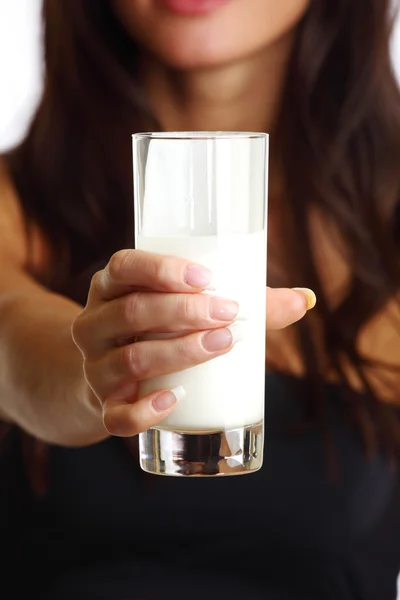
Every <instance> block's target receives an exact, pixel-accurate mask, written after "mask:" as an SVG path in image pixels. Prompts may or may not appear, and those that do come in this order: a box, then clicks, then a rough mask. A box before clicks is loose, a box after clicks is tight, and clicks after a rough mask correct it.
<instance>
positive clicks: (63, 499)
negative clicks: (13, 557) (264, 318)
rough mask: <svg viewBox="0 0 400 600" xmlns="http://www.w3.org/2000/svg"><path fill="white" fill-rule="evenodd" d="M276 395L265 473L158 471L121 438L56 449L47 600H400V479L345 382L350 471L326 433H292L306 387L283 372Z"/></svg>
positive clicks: (38, 543)
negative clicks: (330, 456) (357, 412)
mask: <svg viewBox="0 0 400 600" xmlns="http://www.w3.org/2000/svg"><path fill="white" fill-rule="evenodd" d="M266 389H267V402H266V444H265V453H264V464H263V467H262V469H261V470H260V471H258V472H256V473H252V474H248V475H243V476H237V477H235V476H233V477H216V478H194V479H191V478H175V477H160V476H156V475H148V474H146V473H144V472H142V471H141V470H140V469H139V467H138V460H137V456H136V454H135V453H134V454H132V453H131V452H129V451H128V449H127V447H126V444H125V443H124V441H123V440H121V439H118V438H110V439H108V440H106V441H104V442H101V443H99V444H97V445H93V446H90V447H86V448H79V449H64V448H53V449H52V450H51V462H50V488H49V490H48V493H47V494H46V496H45V497H44V498H43V499H41V500H37V499H36V500H34V499H33V498H32V499H31V504H30V509H28V512H27V513H26V514H27V515H28V520H29V527H28V529H27V530H28V531H29V538H30V539H29V543H26V541H25V543H26V546H25V547H26V549H27V554H28V556H27V558H28V562H29V564H30V565H34V567H35V574H36V576H37V582H36V581H35V586H36V585H37V586H39V588H40V590H41V592H40V595H38V596H37V597H38V598H39V597H40V598H46V599H47V598H48V599H51V600H64V598H65V599H66V600H67V599H68V600H72V599H73V598H86V599H96V600H97V599H103V598H104V599H107V600H111V599H113V600H126V599H128V598H130V599H132V600H139V599H141V600H153V599H154V600H162V599H164V598H174V599H175V600H189V599H190V600H197V599H198V600H204V599H207V600H214V599H215V600H217V599H218V600H220V599H221V598H222V599H225V598H226V599H229V600H236V599H239V598H240V599H241V600H242V599H245V600H261V599H265V600H289V599H290V600H292V599H296V600H297V599H303V598H304V599H307V600H313V599H315V600H324V599H327V600H328V599H332V600H347V599H349V600H350V599H351V600H395V598H396V579H397V574H398V572H399V570H400V494H399V480H398V475H397V474H396V473H395V472H394V471H393V470H392V469H391V468H390V466H389V464H388V462H387V461H386V459H385V458H384V457H383V456H380V455H376V456H374V457H373V458H371V459H367V458H366V457H365V454H364V452H363V449H362V446H361V443H360V442H359V440H358V436H357V434H356V433H355V432H352V431H351V430H350V428H349V427H348V426H347V425H346V424H345V423H344V422H343V418H342V416H341V415H343V412H344V408H343V406H341V404H342V402H343V400H342V399H341V397H342V396H341V394H340V389H339V388H338V387H334V386H327V387H326V402H327V407H328V410H329V412H330V422H331V429H332V434H333V448H334V450H335V453H336V458H337V463H338V473H337V474H336V475H335V474H334V472H333V471H331V470H330V468H329V467H328V461H327V454H326V451H325V449H324V442H323V436H322V434H321V431H320V429H318V428H315V429H310V430H308V431H306V432H302V433H299V434H297V433H293V431H292V425H296V424H297V423H298V422H299V421H301V420H302V418H303V415H302V404H301V402H299V394H301V390H302V383H301V382H300V381H292V380H291V379H289V378H283V377H281V376H277V375H272V374H270V375H268V376H267V385H266ZM25 510H26V509H25ZM31 552H32V554H31V555H30V553H31ZM21 554H22V555H24V553H23V552H22V553H21V549H20V556H21ZM42 574H43V575H44V577H43V580H42V579H41V575H42ZM32 581H33V580H32ZM44 581H45V582H46V583H44ZM32 585H33V584H32ZM42 586H43V587H42ZM39 588H38V589H39ZM32 589H33V588H32Z"/></svg>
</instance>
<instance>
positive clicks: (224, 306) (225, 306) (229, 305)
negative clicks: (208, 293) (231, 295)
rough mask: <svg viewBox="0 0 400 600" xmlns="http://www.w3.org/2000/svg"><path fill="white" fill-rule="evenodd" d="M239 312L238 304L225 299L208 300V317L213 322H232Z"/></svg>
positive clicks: (214, 298) (212, 298)
mask: <svg viewBox="0 0 400 600" xmlns="http://www.w3.org/2000/svg"><path fill="white" fill-rule="evenodd" d="M238 312H239V304H238V303H237V302H235V301H234V300H227V299H226V298H217V297H215V296H213V297H211V298H210V317H211V318H212V319H215V321H233V320H234V319H235V317H236V316H237V314H238Z"/></svg>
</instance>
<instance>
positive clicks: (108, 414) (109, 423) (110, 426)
mask: <svg viewBox="0 0 400 600" xmlns="http://www.w3.org/2000/svg"><path fill="white" fill-rule="evenodd" d="M103 425H104V427H105V429H106V430H107V431H108V432H109V433H110V434H111V435H117V434H118V421H117V419H116V418H115V410H112V409H109V408H108V407H107V403H106V404H105V406H104V407H103Z"/></svg>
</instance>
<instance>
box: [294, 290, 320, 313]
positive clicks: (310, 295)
mask: <svg viewBox="0 0 400 600" xmlns="http://www.w3.org/2000/svg"><path fill="white" fill-rule="evenodd" d="M292 289H293V291H294V292H298V293H299V294H301V295H302V296H303V298H305V299H306V310H311V308H314V306H315V304H316V302H317V297H316V295H315V294H314V292H313V291H312V290H310V289H309V288H300V287H299V288H297V287H296V288H292Z"/></svg>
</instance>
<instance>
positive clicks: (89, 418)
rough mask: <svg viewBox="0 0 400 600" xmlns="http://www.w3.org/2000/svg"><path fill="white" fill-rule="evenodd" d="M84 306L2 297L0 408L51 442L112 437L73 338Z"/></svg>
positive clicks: (32, 296)
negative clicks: (87, 382)
mask: <svg viewBox="0 0 400 600" xmlns="http://www.w3.org/2000/svg"><path fill="white" fill-rule="evenodd" d="M80 310H81V308H80V307H79V306H78V305H76V304H75V303H73V302H71V301H70V300H68V299H66V298H64V297H61V296H57V295H55V294H49V293H47V292H41V291H40V290H39V289H38V291H37V292H36V290H32V291H31V292H30V293H28V292H27V290H25V291H21V292H20V293H18V292H17V293H13V294H12V295H8V296H5V297H3V298H2V299H1V301H0V331H1V333H0V365H1V366H0V412H1V415H2V417H3V418H5V419H6V420H7V421H10V422H14V423H16V424H17V425H18V426H20V427H21V428H23V429H24V430H26V431H27V432H29V433H31V434H32V435H34V436H35V437H37V438H40V439H42V440H44V441H46V442H49V443H54V444H61V445H68V446H77V445H87V444H91V443H94V442H96V441H100V440H101V439H104V438H105V437H107V433H106V431H105V429H104V427H103V424H102V420H101V410H100V404H99V403H98V401H97V399H96V398H95V397H94V395H93V394H92V392H91V390H90V389H89V387H88V386H87V384H86V381H85V378H84V375H83V369H82V356H81V354H80V352H79V350H78V349H77V348H76V346H75V344H74V342H73V340H72V336H71V324H72V322H73V320H74V318H75V317H76V315H77V314H78V313H79V311H80Z"/></svg>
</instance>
